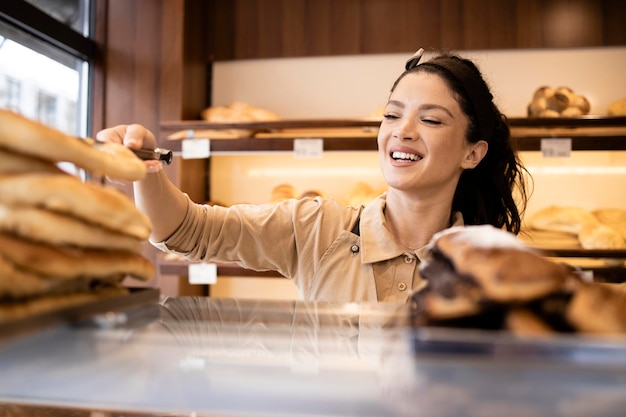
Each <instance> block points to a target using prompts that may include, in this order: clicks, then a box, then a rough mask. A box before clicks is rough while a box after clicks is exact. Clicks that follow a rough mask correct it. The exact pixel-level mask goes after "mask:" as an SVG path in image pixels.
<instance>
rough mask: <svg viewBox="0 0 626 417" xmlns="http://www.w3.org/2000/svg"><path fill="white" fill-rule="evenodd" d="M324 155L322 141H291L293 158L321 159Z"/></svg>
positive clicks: (309, 139) (307, 139) (302, 139)
mask: <svg viewBox="0 0 626 417" xmlns="http://www.w3.org/2000/svg"><path fill="white" fill-rule="evenodd" d="M323 153H324V139H320V138H306V139H304V138H297V139H294V140H293V156H294V157H295V158H321V157H322V154H323Z"/></svg>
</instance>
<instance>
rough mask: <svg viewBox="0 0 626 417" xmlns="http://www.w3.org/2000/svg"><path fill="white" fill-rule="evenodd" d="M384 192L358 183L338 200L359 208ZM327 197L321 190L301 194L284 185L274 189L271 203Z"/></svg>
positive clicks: (290, 186)
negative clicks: (291, 199)
mask: <svg viewBox="0 0 626 417" xmlns="http://www.w3.org/2000/svg"><path fill="white" fill-rule="evenodd" d="M383 191H384V190H382V189H378V188H374V187H373V186H371V185H370V184H368V183H365V182H363V181H358V182H356V183H354V184H353V185H352V186H350V188H349V189H348V191H347V194H346V196H345V197H343V198H337V200H338V201H340V202H342V203H344V204H347V205H350V206H352V207H359V206H361V205H366V204H367V203H369V202H370V201H372V200H373V199H374V198H376V197H377V196H378V195H379V194H381V193H382V192H383ZM325 196H326V195H325V193H324V192H323V191H322V190H319V189H306V190H304V191H302V192H300V193H299V192H298V191H297V190H296V187H294V186H293V185H292V184H287V183H284V184H278V185H276V186H275V187H273V188H272V190H271V193H270V202H272V203H277V202H279V201H283V200H287V199H290V198H305V197H310V198H315V197H325Z"/></svg>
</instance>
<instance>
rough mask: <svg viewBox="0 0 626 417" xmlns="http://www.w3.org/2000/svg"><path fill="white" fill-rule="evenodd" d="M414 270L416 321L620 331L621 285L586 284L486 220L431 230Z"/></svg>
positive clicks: (623, 330) (623, 315)
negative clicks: (419, 285) (419, 281)
mask: <svg viewBox="0 0 626 417" xmlns="http://www.w3.org/2000/svg"><path fill="white" fill-rule="evenodd" d="M420 274H421V276H422V277H423V278H424V279H425V280H426V282H427V284H426V286H425V287H424V288H423V289H422V290H420V291H418V292H416V293H414V294H413V296H412V299H411V307H412V321H413V324H414V325H416V326H444V327H463V328H478V329H492V330H508V331H511V332H513V333H514V334H518V335H548V334H553V333H557V332H568V333H571V332H578V333H594V334H622V335H623V334H626V291H625V288H624V284H601V283H592V282H585V281H583V280H582V279H581V278H580V277H579V275H577V274H575V273H574V272H573V270H572V269H571V268H570V267H568V266H566V265H564V264H560V263H556V262H554V261H551V260H550V259H548V258H545V257H543V256H542V255H541V253H538V252H536V251H534V250H533V249H531V248H529V247H528V246H526V245H525V244H523V243H522V242H521V241H520V240H519V239H517V238H516V237H515V236H514V235H513V234H510V233H508V232H505V231H503V230H501V229H497V228H494V227H492V226H466V227H454V228H451V229H448V230H445V231H443V232H441V233H439V234H437V235H435V236H434V237H433V239H432V240H431V242H430V244H429V245H428V247H427V249H426V253H425V254H424V256H423V260H422V264H421V265H420Z"/></svg>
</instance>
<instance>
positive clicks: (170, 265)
mask: <svg viewBox="0 0 626 417" xmlns="http://www.w3.org/2000/svg"><path fill="white" fill-rule="evenodd" d="M156 264H157V272H158V274H159V275H176V276H187V275H189V264H190V263H189V262H187V261H185V260H171V259H170V260H168V259H163V257H158V259H157V262H156ZM216 265H217V275H218V276H223V277H229V276H230V277H260V278H285V277H284V276H282V275H280V274H279V273H278V272H274V271H252V270H249V269H245V268H242V267H240V266H238V265H234V264H227V263H216Z"/></svg>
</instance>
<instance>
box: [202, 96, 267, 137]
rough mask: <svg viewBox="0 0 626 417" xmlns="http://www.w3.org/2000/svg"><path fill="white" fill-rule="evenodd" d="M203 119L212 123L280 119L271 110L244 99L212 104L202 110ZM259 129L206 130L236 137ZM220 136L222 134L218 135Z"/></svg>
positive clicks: (209, 134) (246, 135)
mask: <svg viewBox="0 0 626 417" xmlns="http://www.w3.org/2000/svg"><path fill="white" fill-rule="evenodd" d="M200 116H201V118H202V120H205V121H207V122H211V123H241V122H271V121H275V120H279V117H278V115H277V114H276V113H274V112H272V111H271V110H268V109H265V108H261V107H257V106H254V105H252V104H249V103H246V102H243V101H233V102H232V103H230V104H228V105H226V106H211V107H207V108H205V109H203V110H202V111H201V112H200ZM256 132H257V131H256V130H253V129H220V130H219V131H215V132H213V131H211V130H210V129H209V130H204V131H203V133H205V134H207V135H208V136H213V137H216V136H215V135H221V136H223V135H232V136H233V137H235V138H245V137H250V136H253V135H254V134H255V133H256ZM217 137H218V138H219V137H220V136H217Z"/></svg>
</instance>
